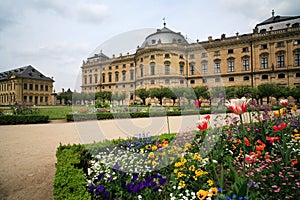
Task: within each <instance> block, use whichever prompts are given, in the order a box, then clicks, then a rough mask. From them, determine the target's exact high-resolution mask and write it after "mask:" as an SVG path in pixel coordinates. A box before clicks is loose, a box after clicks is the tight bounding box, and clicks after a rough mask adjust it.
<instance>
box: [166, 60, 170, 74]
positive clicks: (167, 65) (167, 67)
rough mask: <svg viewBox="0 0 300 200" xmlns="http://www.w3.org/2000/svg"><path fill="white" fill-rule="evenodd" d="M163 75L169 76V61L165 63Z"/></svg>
mask: <svg viewBox="0 0 300 200" xmlns="http://www.w3.org/2000/svg"><path fill="white" fill-rule="evenodd" d="M164 64H165V74H166V75H169V74H170V64H171V63H170V62H169V61H166V62H165V63H164Z"/></svg>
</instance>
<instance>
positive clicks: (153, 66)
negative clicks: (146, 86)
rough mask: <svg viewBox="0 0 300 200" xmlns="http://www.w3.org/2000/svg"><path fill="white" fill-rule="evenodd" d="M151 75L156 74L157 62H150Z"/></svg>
mask: <svg viewBox="0 0 300 200" xmlns="http://www.w3.org/2000/svg"><path fill="white" fill-rule="evenodd" d="M150 75H151V76H153V75H155V63H154V62H152V63H150Z"/></svg>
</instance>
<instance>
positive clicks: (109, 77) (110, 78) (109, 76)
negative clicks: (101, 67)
mask: <svg viewBox="0 0 300 200" xmlns="http://www.w3.org/2000/svg"><path fill="white" fill-rule="evenodd" d="M108 82H112V74H111V73H110V72H109V73H108Z"/></svg>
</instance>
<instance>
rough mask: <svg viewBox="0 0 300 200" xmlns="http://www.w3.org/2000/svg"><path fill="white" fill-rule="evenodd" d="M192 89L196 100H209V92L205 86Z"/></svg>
mask: <svg viewBox="0 0 300 200" xmlns="http://www.w3.org/2000/svg"><path fill="white" fill-rule="evenodd" d="M193 89H194V92H195V95H196V97H197V99H200V98H204V99H208V98H209V92H208V91H207V88H206V86H197V87H194V88H193Z"/></svg>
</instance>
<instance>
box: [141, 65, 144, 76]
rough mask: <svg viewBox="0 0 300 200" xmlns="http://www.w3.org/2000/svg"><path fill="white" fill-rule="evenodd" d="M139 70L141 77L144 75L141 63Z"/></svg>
mask: <svg viewBox="0 0 300 200" xmlns="http://www.w3.org/2000/svg"><path fill="white" fill-rule="evenodd" d="M140 72H141V74H140V75H141V77H143V76H144V66H143V65H140Z"/></svg>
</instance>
